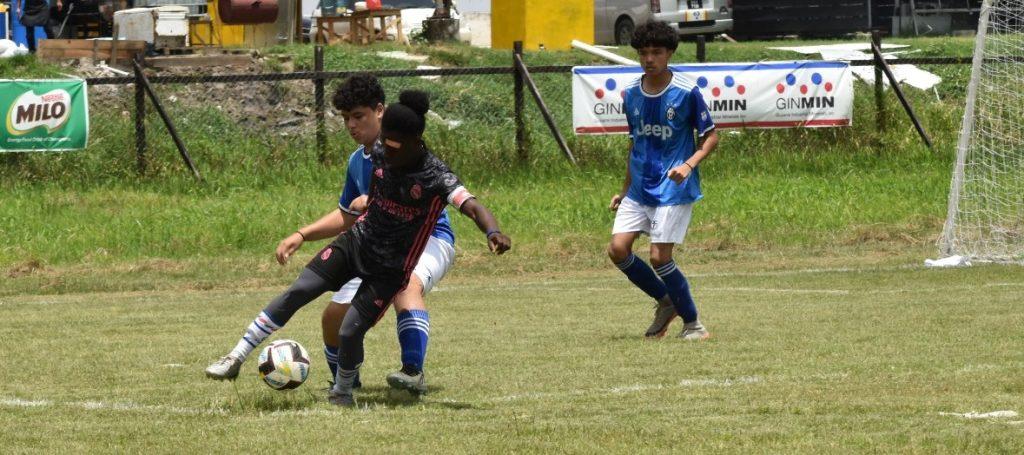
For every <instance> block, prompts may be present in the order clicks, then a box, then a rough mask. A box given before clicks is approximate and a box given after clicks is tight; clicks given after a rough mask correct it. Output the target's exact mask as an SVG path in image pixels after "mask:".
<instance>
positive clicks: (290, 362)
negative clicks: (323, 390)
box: [259, 340, 309, 390]
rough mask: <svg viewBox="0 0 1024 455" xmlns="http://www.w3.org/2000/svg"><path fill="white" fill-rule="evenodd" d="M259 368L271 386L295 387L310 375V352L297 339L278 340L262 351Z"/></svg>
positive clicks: (263, 378) (275, 387) (261, 377)
mask: <svg viewBox="0 0 1024 455" xmlns="http://www.w3.org/2000/svg"><path fill="white" fill-rule="evenodd" d="M259 370H260V379H262V380H263V381H264V382H266V383H267V385H269V386H270V388H272V389H274V390H287V389H294V388H296V387H298V386H300V385H302V383H303V382H304V381H305V380H306V377H307V376H309V353H307V352H306V349H305V348H303V347H302V345H301V344H299V343H298V342H297V341H292V340H277V341H275V342H273V343H270V345H269V346H267V347H266V348H264V349H263V352H261V353H260V358H259Z"/></svg>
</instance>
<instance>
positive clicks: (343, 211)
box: [275, 165, 367, 265]
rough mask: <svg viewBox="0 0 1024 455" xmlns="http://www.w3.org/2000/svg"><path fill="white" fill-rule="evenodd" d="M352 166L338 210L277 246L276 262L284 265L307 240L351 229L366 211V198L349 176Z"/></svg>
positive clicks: (339, 200) (301, 229)
mask: <svg viewBox="0 0 1024 455" xmlns="http://www.w3.org/2000/svg"><path fill="white" fill-rule="evenodd" d="M352 169H353V166H351V165H350V166H349V174H347V175H346V177H345V187H344V188H343V189H342V191H341V197H340V198H339V199H338V208H337V209H334V210H332V211H331V212H330V213H328V214H326V215H324V216H322V217H320V219H318V220H316V221H314V222H313V223H312V224H308V225H306V226H303V227H301V228H299V229H297V230H296V231H295V232H293V233H291V235H289V236H288V237H285V238H284V239H283V240H281V242H280V243H278V244H277V250H276V251H275V256H276V257H277V262H278V263H279V264H281V265H284V264H286V263H287V262H288V258H289V257H291V255H292V254H293V253H295V252H296V251H298V250H299V247H301V246H302V244H303V242H306V241H307V240H321V239H326V238H330V237H334V236H337V235H338V234H341V233H342V232H344V231H347V230H348V228H350V227H352V225H353V224H354V223H355V221H356V219H358V218H359V215H361V214H362V213H363V211H365V210H366V205H367V196H366V195H365V194H361V192H360V191H359V187H358V185H356V183H355V179H354V177H353V176H352V175H351V172H352Z"/></svg>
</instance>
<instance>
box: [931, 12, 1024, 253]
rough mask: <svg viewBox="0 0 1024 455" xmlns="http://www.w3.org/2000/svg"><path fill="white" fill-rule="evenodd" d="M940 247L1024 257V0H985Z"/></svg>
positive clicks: (945, 251)
mask: <svg viewBox="0 0 1024 455" xmlns="http://www.w3.org/2000/svg"><path fill="white" fill-rule="evenodd" d="M939 243H940V244H939V248H940V249H941V251H942V253H943V254H944V255H947V256H952V255H958V256H963V257H964V258H965V259H967V260H969V261H980V262H1015V263H1024V0H985V1H984V3H983V5H982V8H981V13H980V17H979V22H978V34H977V37H976V41H975V46H974V56H973V64H972V68H971V79H970V83H969V84H968V87H967V105H966V107H965V109H964V118H963V123H962V125H961V131H960V140H959V143H958V145H957V154H956V163H955V165H954V167H953V178H952V183H951V185H950V192H949V207H948V213H947V217H946V224H945V227H944V229H943V233H942V237H941V239H940V241H939Z"/></svg>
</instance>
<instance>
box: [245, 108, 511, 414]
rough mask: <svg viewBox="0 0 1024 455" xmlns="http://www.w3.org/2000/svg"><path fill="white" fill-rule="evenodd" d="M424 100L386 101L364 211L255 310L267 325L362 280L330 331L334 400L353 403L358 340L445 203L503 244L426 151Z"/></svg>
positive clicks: (494, 226) (494, 246) (483, 212)
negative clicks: (335, 341) (333, 333)
mask: <svg viewBox="0 0 1024 455" xmlns="http://www.w3.org/2000/svg"><path fill="white" fill-rule="evenodd" d="M429 106H430V104H429V100H428V98H427V94H426V93H424V92H419V91H405V92H402V93H401V95H400V96H399V102H398V103H393V104H391V105H390V106H388V107H387V110H385V112H384V118H383V119H382V122H381V123H382V125H381V130H382V131H381V141H380V143H379V144H380V145H379V147H375V148H374V150H371V151H370V159H371V160H372V162H373V177H372V180H371V181H370V191H369V198H370V200H369V203H368V207H367V210H366V212H365V213H364V214H363V215H362V216H361V217H360V218H359V219H358V221H356V223H355V225H354V226H353V227H352V228H351V229H349V230H348V231H346V232H344V233H342V234H341V235H339V236H338V238H336V239H335V240H334V241H333V242H331V244H330V245H328V246H327V247H326V248H324V249H323V250H321V251H320V252H318V253H317V254H316V256H314V257H313V259H312V260H311V261H310V262H309V264H307V265H306V268H305V269H303V271H302V273H300V274H299V277H298V278H297V279H296V280H295V282H294V283H292V285H291V286H290V287H289V288H288V290H286V291H285V292H284V293H283V294H281V295H280V296H278V297H277V298H275V299H274V300H272V301H271V302H270V304H269V305H267V307H266V308H265V309H264V310H263V313H262V314H265V315H267V316H268V317H269V319H270V321H272V322H273V323H274V327H270V329H269V330H270V331H273V330H275V329H276V328H278V327H280V326H283V325H284V324H285V323H287V322H288V320H289V319H290V318H291V317H292V315H294V314H295V312H297V311H298V310H299V309H300V308H302V307H303V306H304V305H306V304H307V303H309V302H311V301H313V300H314V299H316V298H317V297H319V296H320V295H322V294H323V293H325V292H327V291H337V290H338V289H339V288H340V287H341V285H343V284H345V283H346V282H348V281H349V280H351V279H353V278H356V277H358V278H362V280H363V283H362V285H361V286H360V287H359V290H358V291H357V292H356V295H355V297H354V298H353V299H352V307H353V308H354V309H355V310H356V311H348V312H347V313H346V314H345V319H344V320H343V321H342V323H341V329H340V330H339V333H338V335H339V341H340V342H341V352H340V353H339V356H338V373H337V376H336V377H335V381H334V387H333V388H332V389H331V391H330V393H329V400H330V402H331V403H333V404H336V405H339V406H347V407H351V406H355V399H354V397H353V395H352V388H353V387H352V386H353V381H354V380H355V377H356V374H357V373H358V372H359V366H360V365H361V364H362V363H363V338H364V337H365V335H366V332H367V331H368V330H369V329H370V328H371V327H373V325H374V324H375V323H376V322H377V320H378V319H380V317H381V316H382V315H383V314H384V311H385V310H386V309H387V306H388V305H389V304H390V302H391V299H392V298H393V297H394V296H395V295H396V294H397V293H398V292H399V291H401V290H402V289H403V288H404V287H405V286H406V284H407V283H408V281H409V275H410V274H411V273H412V270H413V268H414V267H415V266H416V263H417V261H418V260H419V257H420V254H421V253H422V252H423V248H424V247H425V246H426V243H427V240H428V239H429V238H430V235H431V233H432V232H433V230H434V224H435V223H436V222H437V218H438V217H439V216H440V215H441V209H443V208H444V206H445V204H451V205H452V206H453V207H455V208H456V209H458V210H459V211H460V212H462V214H464V215H466V216H468V217H469V218H471V219H473V221H475V222H476V225H477V227H478V228H479V229H480V230H481V231H482V232H484V233H485V234H486V235H487V241H488V246H489V247H490V249H491V251H493V252H494V253H496V254H502V253H504V252H505V251H508V249H509V248H510V247H511V240H510V239H509V238H508V236H506V235H505V234H503V233H502V232H501V231H500V230H499V229H498V223H497V221H495V219H494V216H493V215H492V214H491V212H490V211H489V210H487V208H486V207H484V206H483V205H482V204H480V203H479V202H478V201H477V200H476V198H475V197H474V196H473V195H472V194H470V193H469V191H467V190H466V188H465V187H464V186H462V182H460V181H459V178H458V177H457V176H456V175H455V174H454V173H453V172H452V171H451V170H450V169H448V166H447V165H445V164H444V163H443V162H442V161H441V160H440V159H438V158H437V157H436V156H434V155H433V154H432V153H430V151H429V150H428V149H427V146H426V144H425V143H424V142H423V131H424V129H425V127H426V119H425V115H426V113H427V111H428V110H429ZM266 326H267V327H269V324H267V325H266ZM259 328H260V329H261V330H264V331H266V330H268V329H264V326H262V325H261V326H260V327H259Z"/></svg>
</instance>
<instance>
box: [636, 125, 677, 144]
mask: <svg viewBox="0 0 1024 455" xmlns="http://www.w3.org/2000/svg"><path fill="white" fill-rule="evenodd" d="M633 135H634V136H653V137H657V138H661V140H663V141H667V140H668V139H669V138H671V137H672V128H669V127H668V126H667V125H651V124H650V123H642V122H641V123H640V124H639V125H637V127H636V132H635V133H634V134H633Z"/></svg>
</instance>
